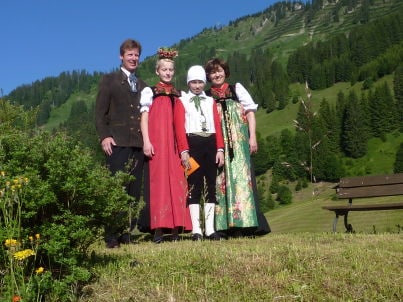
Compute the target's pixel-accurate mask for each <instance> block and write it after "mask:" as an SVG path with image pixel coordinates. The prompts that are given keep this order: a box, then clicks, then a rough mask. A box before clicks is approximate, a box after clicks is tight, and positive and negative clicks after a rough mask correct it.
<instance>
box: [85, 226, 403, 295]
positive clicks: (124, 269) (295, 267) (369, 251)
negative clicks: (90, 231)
mask: <svg viewBox="0 0 403 302" xmlns="http://www.w3.org/2000/svg"><path fill="white" fill-rule="evenodd" d="M186 238H187V237H186V236H185V235H184V239H183V240H182V241H179V242H165V243H162V244H154V243H152V242H150V241H146V242H143V241H141V240H140V241H138V242H137V243H136V244H130V245H126V246H123V247H121V248H120V249H113V250H105V249H104V247H103V245H102V244H97V245H95V246H94V247H93V251H94V252H93V259H94V266H93V272H94V274H95V275H96V276H97V277H96V280H94V282H93V283H92V284H89V285H87V286H85V287H84V289H83V294H82V296H81V297H80V298H79V300H78V301H82V302H84V301H86V302H89V301H94V302H95V301H97V302H103V301H105V302H106V301H108V302H110V301H177V302H179V301H402V299H403V278H402V277H403V275H402V261H403V255H402V246H403V237H402V234H397V233H394V234H392V233H389V234H386V233H385V234H343V233H336V234H333V233H288V234H287V233H284V234H277V233H275V232H273V233H272V234H269V235H266V236H263V237H259V238H254V239H251V238H243V239H230V240H227V241H203V242H193V241H191V240H186Z"/></svg>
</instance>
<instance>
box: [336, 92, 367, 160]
mask: <svg viewBox="0 0 403 302" xmlns="http://www.w3.org/2000/svg"><path fill="white" fill-rule="evenodd" d="M363 118H364V114H363V112H362V109H361V107H360V103H359V101H358V98H357V95H356V94H355V92H354V91H351V92H350V94H349V97H348V103H347V104H346V109H345V114H344V119H343V133H342V137H343V150H344V152H345V153H346V155H347V156H350V157H353V158H359V157H362V156H364V155H365V154H366V152H367V129H366V127H365V121H364V120H363Z"/></svg>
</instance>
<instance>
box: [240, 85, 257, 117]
mask: <svg viewBox="0 0 403 302" xmlns="http://www.w3.org/2000/svg"><path fill="white" fill-rule="evenodd" d="M235 92H236V96H237V97H238V100H239V102H240V103H241V105H242V106H243V108H244V109H245V111H256V110H257V106H258V105H257V104H255V102H254V101H253V99H252V97H251V95H250V94H249V92H248V91H247V90H246V88H245V87H243V85H242V84H241V83H236V84H235Z"/></svg>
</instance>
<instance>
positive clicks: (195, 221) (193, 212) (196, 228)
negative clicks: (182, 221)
mask: <svg viewBox="0 0 403 302" xmlns="http://www.w3.org/2000/svg"><path fill="white" fill-rule="evenodd" d="M189 211H190V219H191V220H192V234H200V235H201V234H202V230H201V228H200V205H199V204H190V205H189Z"/></svg>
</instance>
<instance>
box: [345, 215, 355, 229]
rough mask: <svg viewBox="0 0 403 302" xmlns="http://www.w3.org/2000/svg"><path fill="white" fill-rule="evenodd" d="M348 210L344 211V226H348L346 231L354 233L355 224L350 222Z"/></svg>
mask: <svg viewBox="0 0 403 302" xmlns="http://www.w3.org/2000/svg"><path fill="white" fill-rule="evenodd" d="M347 220H348V211H346V212H345V213H344V226H345V227H346V233H354V230H353V226H352V225H351V224H350V223H348V221H347Z"/></svg>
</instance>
